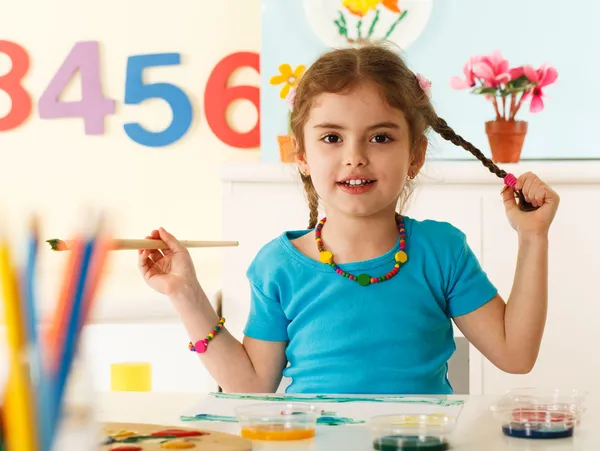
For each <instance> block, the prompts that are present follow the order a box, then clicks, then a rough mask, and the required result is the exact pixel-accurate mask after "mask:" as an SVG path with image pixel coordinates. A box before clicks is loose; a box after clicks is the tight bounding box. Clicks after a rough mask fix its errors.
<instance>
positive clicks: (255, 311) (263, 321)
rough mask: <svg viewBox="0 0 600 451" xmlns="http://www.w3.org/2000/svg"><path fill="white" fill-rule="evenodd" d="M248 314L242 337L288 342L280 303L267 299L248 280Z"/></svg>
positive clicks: (285, 319)
mask: <svg viewBox="0 0 600 451" xmlns="http://www.w3.org/2000/svg"><path fill="white" fill-rule="evenodd" d="M250 293H251V297H250V314H249V315H248V321H247V322H246V327H245V329H244V335H246V336H248V337H251V338H255V339H257V340H265V341H288V333H287V327H288V324H289V321H288V319H287V318H286V316H285V313H284V311H283V309H282V308H281V303H280V302H279V301H278V300H276V299H272V298H270V297H268V296H267V295H265V294H264V293H263V291H262V290H261V289H260V288H259V287H258V286H257V285H256V284H255V283H254V282H252V280H250Z"/></svg>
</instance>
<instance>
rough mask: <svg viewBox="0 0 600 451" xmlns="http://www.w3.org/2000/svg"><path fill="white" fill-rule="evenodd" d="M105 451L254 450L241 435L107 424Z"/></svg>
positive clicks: (103, 446) (139, 425)
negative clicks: (177, 450)
mask: <svg viewBox="0 0 600 451" xmlns="http://www.w3.org/2000/svg"><path fill="white" fill-rule="evenodd" d="M104 433H105V434H106V440H105V441H104V442H103V443H102V447H101V448H100V449H101V450H102V451H165V450H169V449H189V450H192V451H251V450H252V442H251V441H250V440H247V439H245V438H242V437H238V436H237V435H232V434H226V433H223V432H217V431H207V430H200V429H191V428H179V427H177V428H175V427H167V426H160V425H155V424H137V423H136V424H129V423H106V424H105V425H104Z"/></svg>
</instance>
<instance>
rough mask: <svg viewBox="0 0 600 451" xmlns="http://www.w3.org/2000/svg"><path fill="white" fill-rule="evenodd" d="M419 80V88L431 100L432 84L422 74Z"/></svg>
mask: <svg viewBox="0 0 600 451" xmlns="http://www.w3.org/2000/svg"><path fill="white" fill-rule="evenodd" d="M417 80H419V86H420V87H421V89H422V90H423V92H425V95H426V96H427V97H429V98H430V99H431V82H430V81H429V80H427V79H426V78H425V77H424V76H423V75H421V74H417Z"/></svg>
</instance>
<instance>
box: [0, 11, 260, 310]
mask: <svg viewBox="0 0 600 451" xmlns="http://www.w3.org/2000/svg"><path fill="white" fill-rule="evenodd" d="M259 23H260V2H259V1H258V0H252V1H248V0H221V1H219V2H210V3H207V2H201V1H197V2H171V3H169V4H166V3H164V2H160V1H148V0H128V1H126V2H121V1H117V0H107V1H103V2H91V1H81V0H50V1H43V2H42V1H39V0H19V1H18V2H14V3H12V4H11V5H10V8H8V9H7V8H5V9H4V10H3V13H2V14H0V30H2V38H1V39H5V40H10V41H15V42H17V43H18V44H20V45H21V46H23V47H24V48H26V49H27V51H28V53H29V55H30V58H31V66H30V70H29V72H28V74H27V76H26V77H25V79H24V82H23V85H24V86H25V87H26V89H27V91H28V92H30V93H31V96H32V98H33V111H32V114H31V116H30V118H29V120H28V121H27V122H25V123H24V124H23V125H22V126H20V127H18V128H16V129H15V130H13V131H8V132H0V167H2V169H3V170H2V175H1V176H0V218H1V225H2V227H3V228H8V230H9V231H10V233H11V235H12V236H13V237H15V238H20V237H22V234H23V231H24V228H23V226H24V224H25V220H26V219H27V215H28V214H29V212H30V211H31V210H35V211H37V212H39V214H40V215H41V217H42V221H43V222H42V226H43V238H44V239H47V238H55V237H58V238H63V237H68V236H69V234H70V233H71V232H72V231H73V230H74V227H75V225H76V224H77V221H78V220H79V219H80V215H81V209H80V208H81V207H82V206H89V205H93V206H99V207H102V208H104V209H105V210H106V211H107V212H108V213H109V214H110V215H111V219H112V224H113V230H114V234H115V235H117V236H119V237H130V238H134V237H142V238H143V237H144V236H145V235H146V234H147V233H148V232H149V231H151V230H152V229H153V228H157V227H159V226H161V225H162V226H164V227H166V228H167V229H169V230H171V231H172V232H174V233H175V234H176V236H178V237H180V238H185V239H220V238H221V202H220V200H221V196H220V184H219V168H220V166H221V164H223V163H227V162H232V161H234V162H247V161H257V160H258V158H259V152H258V149H251V150H238V149H234V148H232V147H229V146H227V145H225V144H223V143H222V142H221V141H219V140H218V139H217V138H216V137H215V136H214V134H213V132H212V131H211V130H210V128H209V127H208V125H207V122H206V118H205V114H204V106H203V102H204V89H205V85H206V81H207V79H208V77H209V75H210V73H211V71H212V70H213V68H214V67H215V65H216V64H217V62H218V61H220V60H221V59H222V58H223V57H225V56H227V55H229V54H231V53H234V52H237V51H252V52H258V51H259V48H260V29H259ZM234 30H235V31H234ZM85 40H97V41H99V42H100V52H101V71H102V75H101V79H102V83H103V91H104V95H105V96H106V97H109V98H112V99H115V100H116V113H115V114H114V115H111V116H107V117H106V120H105V127H106V130H105V134H104V135H99V136H89V135H87V136H86V135H85V134H84V128H83V121H82V119H80V118H69V119H50V120H48V119H40V118H39V114H38V108H37V102H38V100H39V97H40V95H41V94H42V93H43V92H44V90H45V89H46V87H47V85H48V83H49V82H50V80H51V79H52V78H53V76H54V74H55V73H56V71H57V69H58V67H59V66H60V65H61V64H62V62H63V61H64V59H65V58H66V56H67V54H68V53H69V52H70V50H71V49H72V47H73V45H74V44H75V43H76V42H78V41H85ZM162 52H179V53H181V65H180V66H174V67H163V68H156V69H152V70H150V71H148V73H147V77H146V80H147V81H148V82H161V81H162V82H169V83H173V84H175V85H177V86H179V87H181V88H182V89H183V90H184V91H185V92H186V93H187V94H188V95H189V96H190V99H191V101H192V104H193V110H194V120H193V123H192V126H191V128H190V130H189V131H188V133H187V135H186V136H184V138H183V139H181V140H179V141H178V142H176V143H175V144H173V145H171V146H168V147H163V148H148V147H143V146H141V145H139V144H136V143H134V142H133V141H132V140H130V139H129V138H128V137H127V135H126V134H125V132H124V130H123V124H124V123H126V122H129V121H139V122H141V123H142V124H144V125H145V126H146V127H148V128H150V129H152V130H156V131H159V130H161V129H162V128H164V127H165V126H166V125H167V124H168V123H169V122H170V120H171V112H170V109H169V107H168V106H167V104H166V103H165V102H162V101H159V100H153V101H149V102H145V103H143V104H142V105H139V106H130V105H124V91H125V74H126V63H127V58H128V56H131V55H135V54H144V53H162ZM9 67H10V62H9V59H8V58H7V57H6V56H5V55H4V54H1V53H0V74H3V73H6V72H7V71H8V69H9ZM230 83H231V84H245V85H252V86H258V84H259V75H258V74H257V73H256V72H255V71H254V70H253V69H241V70H239V71H237V72H236V73H234V76H233V77H232V78H231V80H230ZM80 92H81V91H80V80H79V77H78V76H77V77H75V78H74V80H73V82H72V83H71V86H70V89H68V91H67V92H66V94H65V96H64V98H63V100H78V99H79V98H80ZM9 109H10V100H9V98H8V96H7V95H6V94H5V93H4V92H3V91H1V90H0V117H3V116H4V115H5V113H6V112H7V111H8V110H9ZM228 113H229V115H230V118H231V123H232V124H233V126H234V128H236V129H239V130H249V129H250V128H252V127H253V126H254V124H255V122H256V118H257V112H256V109H255V108H254V106H252V104H251V103H250V102H248V101H242V102H236V103H234V104H233V106H232V107H231V108H230V109H229V112H228ZM223 238H224V239H235V238H236V237H223ZM44 250H45V252H43V253H42V261H41V264H42V266H43V273H44V274H43V276H44V282H43V285H42V289H41V296H42V297H43V298H44V303H45V304H46V303H48V302H52V301H53V300H54V293H55V290H56V286H57V285H56V284H57V281H58V277H59V276H60V271H61V269H62V265H63V263H64V258H65V256H64V255H58V254H53V253H51V252H50V251H49V250H47V249H44ZM221 255H222V252H221V250H219V249H209V250H195V251H193V256H194V259H195V263H196V265H197V271H198V274H199V277H200V279H201V281H202V282H203V284H204V285H205V286H206V288H207V290H208V291H211V292H213V291H216V290H218V288H219V277H220V272H221ZM136 257H137V255H136V254H135V252H133V253H132V252H121V253H114V254H113V255H112V261H111V272H110V275H109V277H108V279H107V280H106V283H105V285H104V287H103V290H102V292H101V296H102V298H103V299H102V304H101V305H100V306H99V307H98V309H97V310H96V312H100V311H102V312H103V314H104V315H105V316H106V315H110V316H111V317H114V316H115V315H117V316H118V315H119V311H120V310H119V305H118V303H121V302H134V301H139V302H140V307H139V309H138V311H139V310H143V307H144V304H143V301H144V299H146V297H147V298H148V299H156V297H155V296H153V295H152V293H151V292H150V290H149V289H148V288H146V287H145V286H144V284H143V283H142V282H141V281H140V280H139V275H138V272H137V268H136ZM117 299H118V300H117ZM110 302H113V303H114V307H115V308H116V309H115V308H112V307H113V305H109V304H110ZM153 302H160V300H157V301H153ZM153 305H154V306H156V305H155V304H153ZM130 310H131V309H130ZM139 313H140V314H142V312H141V311H140V312H139ZM166 313H168V311H167V312H166Z"/></svg>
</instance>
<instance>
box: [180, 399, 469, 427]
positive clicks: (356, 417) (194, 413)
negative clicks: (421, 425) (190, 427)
mask: <svg viewBox="0 0 600 451" xmlns="http://www.w3.org/2000/svg"><path fill="white" fill-rule="evenodd" d="M264 403H275V404H280V403H285V404H288V405H289V404H290V403H291V404H297V405H300V404H303V403H304V404H309V405H314V406H315V407H316V408H317V411H319V412H320V415H319V417H318V418H317V425H319V426H350V425H361V424H365V423H366V422H367V421H368V420H369V418H371V417H373V416H375V415H406V417H405V418H404V420H405V421H415V422H417V421H418V418H417V417H418V416H421V415H427V416H428V418H429V420H430V421H437V420H440V419H441V418H453V419H454V420H458V418H459V416H460V413H461V412H462V408H463V406H464V400H462V399H460V398H458V397H445V396H432V397H427V396H424V397H421V396H402V395H347V396H337V395H303V394H298V395H294V394H239V393H209V394H208V395H207V396H205V397H204V399H203V400H202V401H201V402H199V403H198V405H197V406H195V407H193V408H192V409H190V410H189V411H188V412H186V413H184V414H183V415H182V416H181V417H180V420H181V421H183V422H189V423H191V424H193V423H202V422H221V423H236V422H238V419H237V418H236V415H235V411H236V408H238V407H241V406H247V405H257V404H263V405H264Z"/></svg>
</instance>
